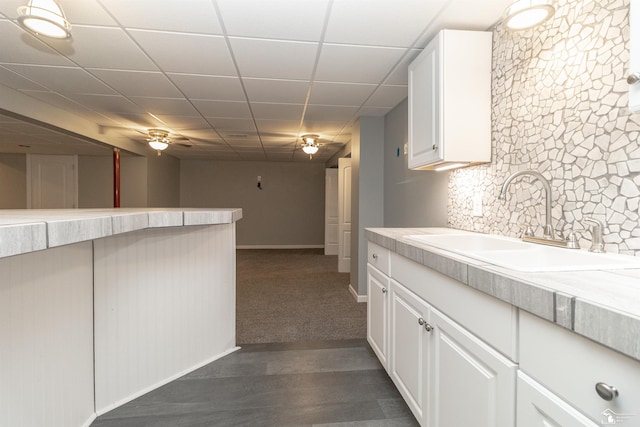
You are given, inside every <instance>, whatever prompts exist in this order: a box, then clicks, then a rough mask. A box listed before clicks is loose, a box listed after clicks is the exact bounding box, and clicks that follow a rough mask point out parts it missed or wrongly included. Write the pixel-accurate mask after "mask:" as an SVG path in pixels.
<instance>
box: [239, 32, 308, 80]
mask: <svg viewBox="0 0 640 427" xmlns="http://www.w3.org/2000/svg"><path fill="white" fill-rule="evenodd" d="M229 41H230V43H231V48H232V49H233V54H234V56H235V58H236V61H237V63H238V68H239V70H240V75H242V77H258V78H275V79H285V80H309V79H310V78H311V73H312V71H313V66H314V63H315V58H316V54H317V51H318V43H307V42H290V41H276V40H259V39H244V38H235V37H230V38H229Z"/></svg>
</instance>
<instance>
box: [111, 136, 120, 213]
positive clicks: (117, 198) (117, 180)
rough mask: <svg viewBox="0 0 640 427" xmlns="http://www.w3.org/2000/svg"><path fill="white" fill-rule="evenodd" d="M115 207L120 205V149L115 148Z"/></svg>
mask: <svg viewBox="0 0 640 427" xmlns="http://www.w3.org/2000/svg"><path fill="white" fill-rule="evenodd" d="M113 207H114V208H119V207H120V150H119V149H117V148H114V149H113Z"/></svg>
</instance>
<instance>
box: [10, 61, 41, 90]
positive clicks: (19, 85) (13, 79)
mask: <svg viewBox="0 0 640 427" xmlns="http://www.w3.org/2000/svg"><path fill="white" fill-rule="evenodd" d="M0 84H2V85H5V86H8V87H10V88H13V89H17V90H21V89H26V90H45V89H46V88H45V87H44V86H41V85H39V84H37V83H35V82H32V81H31V80H29V79H27V78H25V77H22V76H21V75H19V74H16V73H14V72H13V71H11V70H9V69H7V68H4V67H2V66H0Z"/></svg>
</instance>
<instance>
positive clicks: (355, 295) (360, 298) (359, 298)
mask: <svg viewBox="0 0 640 427" xmlns="http://www.w3.org/2000/svg"><path fill="white" fill-rule="evenodd" d="M349 292H351V295H353V299H355V300H356V302H367V301H369V298H368V297H367V296H366V295H358V293H357V292H356V290H355V289H353V286H351V283H349Z"/></svg>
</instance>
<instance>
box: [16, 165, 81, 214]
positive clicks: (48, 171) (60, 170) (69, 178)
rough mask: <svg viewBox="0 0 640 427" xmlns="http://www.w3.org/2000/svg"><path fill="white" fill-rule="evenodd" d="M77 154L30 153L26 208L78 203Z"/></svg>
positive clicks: (68, 206)
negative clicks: (51, 154)
mask: <svg viewBox="0 0 640 427" xmlns="http://www.w3.org/2000/svg"><path fill="white" fill-rule="evenodd" d="M77 163H78V157H77V156H50V155H41V154H30V155H28V156H27V207H28V208H32V209H65V208H75V207H77V206H78V184H77V183H78V172H77V171H78V168H77Z"/></svg>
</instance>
